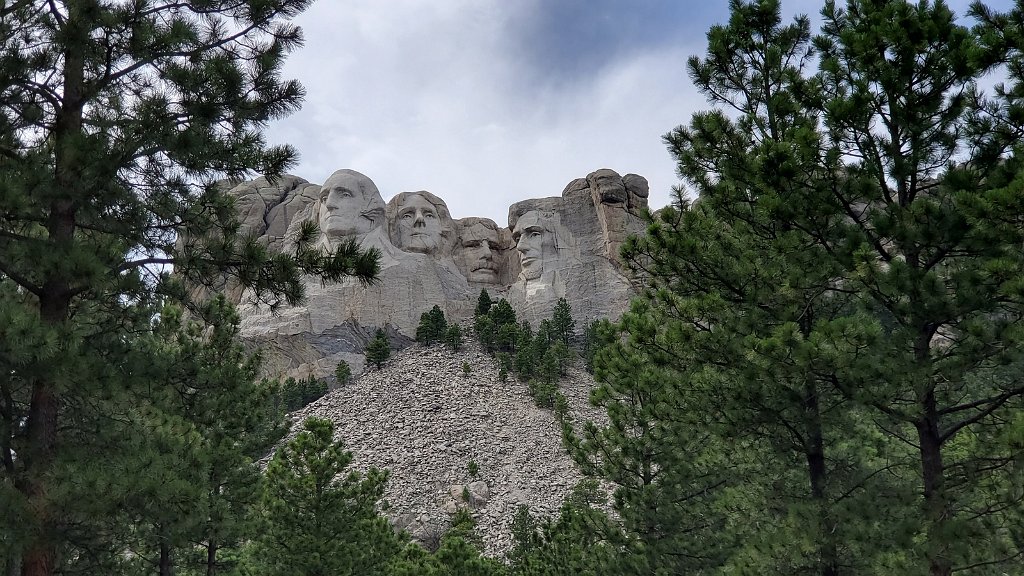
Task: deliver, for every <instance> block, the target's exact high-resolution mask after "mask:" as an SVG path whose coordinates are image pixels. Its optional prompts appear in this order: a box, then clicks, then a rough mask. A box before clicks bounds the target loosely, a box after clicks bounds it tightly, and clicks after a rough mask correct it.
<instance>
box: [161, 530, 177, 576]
mask: <svg viewBox="0 0 1024 576" xmlns="http://www.w3.org/2000/svg"><path fill="white" fill-rule="evenodd" d="M160 576H174V562H173V561H172V560H171V544H170V542H168V541H167V537H166V536H162V537H161V538H160Z"/></svg>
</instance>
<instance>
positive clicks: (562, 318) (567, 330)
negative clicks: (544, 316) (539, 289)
mask: <svg viewBox="0 0 1024 576" xmlns="http://www.w3.org/2000/svg"><path fill="white" fill-rule="evenodd" d="M575 330H576V321H575V320H573V319H572V308H571V307H570V306H569V301H568V300H566V299H565V298H559V299H558V302H557V303H556V304H555V309H554V311H553V312H552V314H551V336H552V338H555V339H557V340H561V341H562V342H563V343H564V344H566V345H569V344H572V341H573V337H574V336H575Z"/></svg>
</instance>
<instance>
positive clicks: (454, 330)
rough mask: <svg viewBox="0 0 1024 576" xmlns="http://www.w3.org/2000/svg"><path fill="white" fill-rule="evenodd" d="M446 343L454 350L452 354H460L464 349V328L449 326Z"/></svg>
mask: <svg viewBox="0 0 1024 576" xmlns="http://www.w3.org/2000/svg"><path fill="white" fill-rule="evenodd" d="M444 342H445V344H447V345H448V347H449V348H451V349H452V352H458V351H459V350H460V349H462V344H463V338H462V328H460V327H459V325H458V324H452V325H450V326H448V330H446V331H445V333H444Z"/></svg>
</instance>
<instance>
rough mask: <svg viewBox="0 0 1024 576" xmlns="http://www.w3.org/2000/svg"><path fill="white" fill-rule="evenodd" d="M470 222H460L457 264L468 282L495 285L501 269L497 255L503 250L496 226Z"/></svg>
mask: <svg viewBox="0 0 1024 576" xmlns="http://www.w3.org/2000/svg"><path fill="white" fill-rule="evenodd" d="M471 220H472V221H471V222H470V223H468V224H462V223H461V222H460V225H459V247H460V250H459V251H458V253H457V254H458V258H457V262H458V264H459V266H460V267H461V268H462V272H463V274H464V275H465V276H466V279H467V280H469V281H470V282H486V283H490V284H496V283H498V281H499V273H500V269H501V265H500V264H501V263H500V262H499V261H498V253H499V250H502V249H503V248H505V246H503V245H502V241H501V234H500V232H499V231H498V226H497V225H496V224H495V223H494V222H491V221H490V220H484V219H479V220H478V219H471Z"/></svg>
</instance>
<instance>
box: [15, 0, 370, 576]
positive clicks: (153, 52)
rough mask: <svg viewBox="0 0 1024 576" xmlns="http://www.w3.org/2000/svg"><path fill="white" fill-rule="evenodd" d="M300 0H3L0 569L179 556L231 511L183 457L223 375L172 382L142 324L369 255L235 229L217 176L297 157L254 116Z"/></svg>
mask: <svg viewBox="0 0 1024 576" xmlns="http://www.w3.org/2000/svg"><path fill="white" fill-rule="evenodd" d="M308 3H309V2H308V1H307V0H269V1H265V2H263V1H261V2H201V3H194V2H62V1H54V2H49V3H43V4H40V3H31V2H14V3H12V2H6V3H4V4H3V6H2V8H0V31H2V32H0V37H2V38H3V46H4V49H3V50H2V51H0V75H2V77H3V81H2V82H0V101H2V102H3V103H4V106H3V110H2V111H0V214H3V216H2V217H0V239H2V240H0V326H2V328H0V332H2V334H0V373H2V374H3V378H2V379H0V380H2V382H0V438H2V440H0V461H2V462H3V463H4V466H3V467H2V468H0V486H3V487H4V488H3V490H4V493H3V495H2V496H3V497H2V500H3V502H4V504H3V505H2V507H3V508H4V512H5V513H6V512H11V513H12V514H13V515H6V514H5V516H4V520H5V521H4V522H3V526H2V527H0V542H4V543H5V544H6V543H16V544H15V546H14V548H16V550H14V551H13V552H12V553H11V556H8V557H7V558H5V559H4V560H8V559H10V562H9V564H10V566H5V567H4V568H5V569H7V568H10V569H11V570H13V571H18V570H19V568H22V569H23V572H24V573H26V574H52V573H57V572H59V573H87V572H93V573H101V574H110V573H117V572H118V571H120V569H121V568H123V567H125V566H126V565H130V566H128V567H127V568H125V569H126V570H129V571H136V572H137V573H141V572H143V571H148V572H156V571H157V569H158V567H159V566H162V567H164V568H165V569H166V568H169V567H170V568H173V564H174V562H175V561H176V558H181V557H182V554H181V552H180V550H178V549H177V547H179V546H180V545H182V544H185V543H188V542H199V541H202V540H203V539H204V538H205V536H202V535H198V534H197V533H196V532H195V531H194V528H195V526H194V525H193V520H195V518H198V517H201V516H202V515H203V513H204V512H209V510H207V508H208V506H209V504H210V502H213V501H214V500H216V501H218V502H220V504H217V506H229V504H228V503H227V501H228V498H227V497H226V498H225V499H224V500H217V495H215V494H214V495H210V494H207V490H206V488H207V485H208V481H205V480H204V481H203V482H198V481H196V478H193V477H190V476H188V474H191V473H194V474H196V475H199V474H202V473H203V472H205V471H206V469H205V468H204V465H203V464H202V462H205V461H206V459H207V457H208V455H209V454H208V453H209V452H215V451H217V450H218V449H219V448H216V446H221V444H220V441H219V440H218V441H216V442H214V440H216V439H217V438H219V437H224V438H231V437H232V435H233V434H234V433H235V432H234V431H232V432H224V431H222V430H220V429H219V428H218V425H217V424H216V422H215V421H214V420H215V419H214V418H212V417H211V416H209V415H208V414H207V409H208V408H209V404H208V402H209V403H214V402H213V400H212V398H214V397H220V395H221V391H223V390H226V389H229V388H230V386H229V385H228V384H227V382H226V380H224V379H222V378H220V376H217V375H210V376H208V378H207V381H206V382H205V383H204V384H209V385H210V388H202V387H200V386H199V383H191V384H190V385H191V386H194V388H190V385H185V384H184V383H183V382H182V381H178V380H174V378H177V376H176V374H180V373H181V372H179V371H177V370H176V368H175V367H174V366H172V365H171V364H169V363H168V361H167V359H168V358H169V357H173V356H174V355H175V354H176V352H175V349H177V348H178V347H179V344H178V343H173V338H172V341H171V342H169V341H162V342H161V341H158V340H151V338H155V336H154V328H155V326H154V323H155V322H156V320H157V317H158V315H159V314H161V313H162V312H161V311H162V310H164V309H165V306H166V307H173V306H181V307H187V308H188V309H189V311H190V312H191V313H202V312H201V308H202V305H201V304H200V303H199V302H198V301H196V300H193V298H192V297H193V296H198V295H202V296H203V297H204V298H205V297H207V296H209V294H210V289H216V288H218V287H220V286H223V285H224V283H226V282H228V281H231V282H233V283H237V285H238V286H239V287H240V288H248V289H251V290H252V292H251V293H252V294H253V295H254V296H255V297H256V298H257V299H259V300H260V301H261V302H263V303H265V304H267V305H269V306H270V307H276V306H278V305H280V304H281V303H285V302H299V301H301V300H302V298H303V295H304V289H303V286H304V284H303V282H302V276H303V274H312V275H315V276H317V277H320V278H322V279H323V280H324V281H336V280H339V279H341V278H343V277H345V276H349V275H352V276H356V277H358V278H360V279H361V280H363V281H370V280H372V279H374V278H375V277H376V275H377V273H378V271H379V262H378V254H377V252H376V251H373V250H371V251H363V250H361V249H359V247H358V245H357V244H355V243H354V242H349V243H345V244H343V245H342V246H340V247H339V248H338V249H337V250H335V251H334V252H333V253H330V254H326V253H323V252H321V251H320V250H319V249H317V248H314V242H315V240H316V229H315V226H309V227H306V228H305V229H303V230H302V234H300V235H299V237H298V238H297V241H298V242H297V247H296V250H295V251H294V253H289V254H272V253H271V252H269V251H268V250H267V249H266V246H265V245H263V244H261V243H260V242H259V240H258V239H257V238H256V237H255V236H247V235H244V234H241V231H242V228H241V227H240V224H239V222H238V219H237V215H236V212H235V210H234V208H233V206H232V202H233V201H232V198H231V196H230V195H228V194H227V193H226V192H227V191H226V188H227V187H226V186H223V185H221V184H218V182H219V181H223V180H225V179H231V180H232V181H237V180H239V179H241V178H243V177H246V176H248V175H250V174H251V173H252V172H253V171H258V172H260V173H261V174H264V175H266V176H267V177H268V178H271V179H273V178H274V177H276V176H279V175H281V174H282V173H283V171H284V170H285V169H286V168H287V167H288V166H289V165H291V164H292V163H293V161H294V159H295V151H294V150H293V149H291V148H290V147H287V146H280V147H271V146H268V145H267V143H266V140H265V139H264V138H263V136H262V135H261V129H262V128H263V127H264V126H266V124H267V123H268V122H269V121H271V120H274V119H278V118H281V117H283V116H285V115H287V114H288V113H290V112H291V111H293V110H295V109H296V108H297V107H298V105H299V103H300V100H301V97H302V93H303V90H302V87H301V86H300V85H299V84H298V83H296V82H294V81H288V80H284V79H282V78H281V76H280V73H281V70H282V67H283V62H284V58H285V57H286V55H287V54H288V53H289V52H290V51H291V50H292V49H294V48H295V47H297V46H298V45H299V43H300V41H301V33H300V31H299V29H298V28H297V27H295V26H293V25H291V24H290V22H289V21H290V20H291V19H292V18H293V17H295V16H296V15H297V14H299V13H300V12H301V11H302V10H303V9H305V8H306V6H307V5H308ZM172 269H173V273H174V275H173V277H172V276H171V275H170V270H172ZM197 300H201V299H197ZM162 320H163V319H162V318H161V321H162ZM183 329H185V330H186V331H188V332H189V333H190V334H191V335H190V336H189V338H193V339H194V340H196V341H201V340H202V337H196V335H195V334H192V333H191V330H192V329H191V328H186V327H183ZM143 351H145V352H143ZM181 361H182V362H184V364H182V368H183V369H184V368H186V367H188V368H189V369H195V365H194V363H193V362H192V361H191V360H190V359H188V358H185V357H183V358H182V359H181ZM211 362H212V359H211ZM212 365H217V364H216V363H213V364H212ZM225 366H227V365H226V364H222V365H221V367H224V370H223V372H222V373H223V374H227V373H228V372H230V371H232V370H233V369H232V368H230V367H225ZM235 369H237V368H235ZM204 370H205V368H204ZM240 382H242V383H244V386H247V387H251V386H253V383H252V381H251V380H248V379H242V380H240ZM214 383H216V384H217V385H216V386H214ZM239 386H243V384H239ZM171 391H174V392H175V393H177V394H178V398H176V399H175V398H173V394H172V392H171ZM249 392H251V390H246V391H245V393H246V394H248V393H249ZM207 393H209V394H210V396H209V397H205V394H207ZM197 398H202V399H201V400H198V399H197ZM264 399H265V398H264ZM185 400H188V401H190V402H195V404H194V405H185V404H184V401H185ZM236 401H237V403H238V404H239V405H242V406H248V405H249V397H248V396H246V397H245V398H241V397H238V398H236ZM220 402H223V404H224V406H227V407H228V408H230V406H229V404H230V402H229V401H224V400H223V398H221V399H220V400H217V402H216V403H220ZM197 406H201V407H202V410H201V411H200V410H199V409H198V408H196V407H197ZM211 411H212V409H211ZM200 412H202V414H203V415H202V416H201V415H200ZM257 413H258V411H255V412H253V414H252V418H253V419H255V418H256V414H257ZM230 419H231V420H232V424H231V426H232V427H233V426H236V425H237V424H238V422H241V421H243V420H244V418H241V417H239V420H238V421H236V420H235V415H232V416H231V417H230ZM225 442H227V441H225ZM229 444H230V443H228V444H225V445H224V446H228V445H229ZM197 447H201V450H200V451H203V452H207V454H202V453H196V451H195V449H197ZM222 447H223V446H222ZM225 449H226V448H225ZM15 452H16V454H17V456H16V457H15ZM151 457H152V464H153V465H152V466H149V467H148V466H145V464H146V463H147V462H150V459H151ZM229 462H231V463H234V462H235V459H234V458H231V459H229ZM186 471H187V472H186ZM161 476H162V477H161ZM211 481H212V480H211ZM186 485H187V486H188V487H189V488H188V489H186ZM179 490H180V491H181V493H180V498H179V497H176V496H174V492H176V491H179ZM147 491H152V492H153V494H152V495H151V496H152V498H151V499H150V498H149V495H146V494H145V493H146V492H147ZM157 492H159V493H157ZM207 497H210V498H213V500H206V498H207ZM197 498H198V500H197ZM220 513H221V512H220V508H218V509H217V513H216V514H215V515H213V516H211V518H213V519H211V520H210V521H209V522H210V523H213V522H215V521H216V520H215V519H216V518H218V517H219V516H218V515H219V514H220ZM179 514H180V516H179ZM231 530H234V528H232V529H231ZM11 532H16V533H17V534H15V535H13V536H9V534H10V533H11ZM210 533H211V534H213V533H214V531H213V529H212V528H211V529H210ZM142 539H146V540H147V542H146V545H145V546H144V547H136V544H139V540H142ZM210 548H211V553H210V556H211V558H214V561H216V556H217V555H216V546H215V545H214V546H210ZM154 549H157V552H156V554H157V557H156V558H155V560H154V557H152V556H151V555H150V554H151V552H153V550H154ZM129 551H131V552H130V553H129ZM19 559H20V562H21V564H23V566H21V567H19V566H17V564H18V563H19ZM151 560H152V561H153V562H152V563H151V564H149V565H147V566H145V567H144V568H143V567H140V566H139V565H138V564H139V563H148V562H150V561H151Z"/></svg>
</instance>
